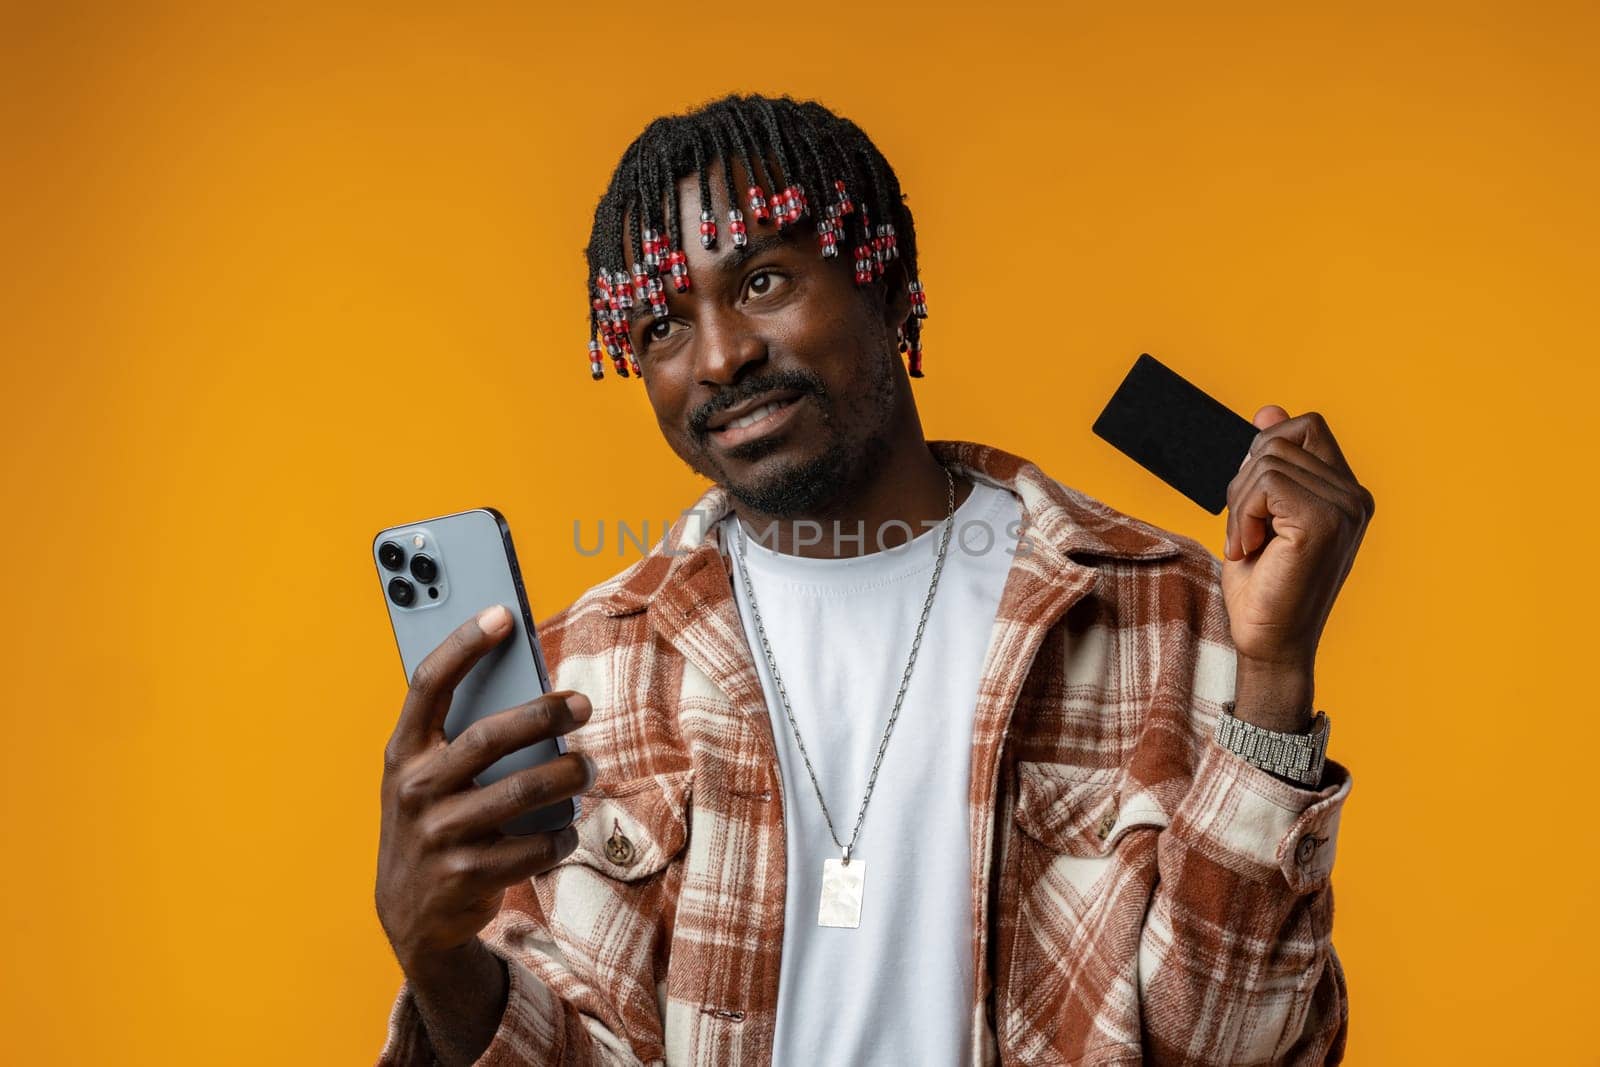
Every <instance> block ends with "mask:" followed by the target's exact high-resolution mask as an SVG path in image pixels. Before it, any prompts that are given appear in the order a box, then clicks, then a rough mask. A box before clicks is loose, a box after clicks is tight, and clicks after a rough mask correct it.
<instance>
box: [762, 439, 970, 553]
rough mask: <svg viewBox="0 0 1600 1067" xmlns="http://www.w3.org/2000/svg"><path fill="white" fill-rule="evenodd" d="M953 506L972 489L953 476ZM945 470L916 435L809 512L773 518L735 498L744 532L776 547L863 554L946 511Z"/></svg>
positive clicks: (900, 540)
mask: <svg viewBox="0 0 1600 1067" xmlns="http://www.w3.org/2000/svg"><path fill="white" fill-rule="evenodd" d="M955 491H956V506H957V507H960V506H961V502H962V501H963V500H965V499H966V498H967V495H968V494H969V493H970V492H971V491H972V485H971V483H970V482H968V481H966V480H965V479H963V478H956V479H955ZM949 501H950V497H949V483H948V482H947V481H946V479H945V469H944V467H943V466H942V465H941V464H940V463H939V461H938V460H937V459H935V458H934V455H933V452H932V451H930V450H929V448H928V445H927V442H926V441H924V440H923V439H922V436H921V435H920V434H919V435H917V437H916V438H915V439H914V440H908V441H906V442H904V443H903V444H900V445H898V446H895V447H892V448H891V450H890V452H889V454H888V455H886V456H884V457H883V458H882V460H880V461H879V462H876V463H874V464H873V469H872V470H870V471H864V472H862V474H861V475H860V476H859V477H858V478H857V480H856V483H855V484H854V485H851V486H849V487H847V488H846V489H845V491H844V492H841V493H840V494H839V496H838V497H837V499H835V500H834V501H833V502H832V503H830V504H829V505H828V506H827V507H825V508H823V509H820V510H818V511H817V512H815V513H813V514H808V515H801V516H790V517H786V518H782V519H778V518H773V517H772V516H771V515H767V514H765V513H763V512H759V511H755V510H753V509H751V508H747V507H745V506H744V505H743V504H740V503H738V502H737V501H735V503H734V508H733V510H734V513H735V514H736V515H737V516H738V518H739V521H740V522H741V523H742V524H743V525H744V527H745V531H746V533H747V535H748V536H749V537H751V538H753V539H756V540H758V541H759V542H760V543H761V544H762V545H764V546H765V547H767V548H770V549H772V550H773V551H776V552H782V553H785V554H787V555H791V556H805V557H808V558H814V559H840V558H845V557H852V556H862V555H866V554H868V553H871V552H879V551H883V550H886V549H890V548H895V547H897V546H899V545H902V544H905V543H906V542H907V541H909V540H911V539H912V538H913V537H916V536H917V535H919V534H922V533H926V532H927V531H928V530H931V529H933V528H935V527H937V526H938V525H939V524H940V523H942V522H943V521H944V520H945V517H946V516H947V515H948V514H949V512H950V508H949Z"/></svg>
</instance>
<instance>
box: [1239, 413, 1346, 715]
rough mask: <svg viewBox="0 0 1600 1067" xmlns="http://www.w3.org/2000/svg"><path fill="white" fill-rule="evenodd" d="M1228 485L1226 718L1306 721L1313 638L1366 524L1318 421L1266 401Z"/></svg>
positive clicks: (1335, 446) (1334, 446)
mask: <svg viewBox="0 0 1600 1067" xmlns="http://www.w3.org/2000/svg"><path fill="white" fill-rule="evenodd" d="M1252 421H1253V423H1254V424H1255V425H1256V426H1257V427H1259V428H1260V431H1261V432H1260V433H1258V434H1257V435H1256V439H1255V441H1254V443H1253V444H1251V446H1250V454H1249V455H1248V456H1246V457H1245V461H1244V463H1243V465H1241V466H1240V468H1239V473H1238V475H1236V476H1235V477H1234V479H1233V481H1232V482H1230V483H1229V484H1228V527H1227V543H1226V546H1225V547H1224V549H1223V560H1224V562H1223V565H1222V594H1223V599H1224V601H1225V602H1226V604H1227V609H1228V620H1229V625H1230V629H1231V631H1232V635H1233V643H1234V647H1235V650H1236V652H1237V655H1238V667H1239V677H1238V690H1237V694H1236V698H1235V699H1236V703H1237V707H1236V709H1235V711H1234V714H1235V715H1237V716H1238V717H1239V718H1241V719H1247V720H1249V721H1253V722H1255V723H1256V724H1257V725H1259V726H1263V727H1266V728H1267V729H1275V730H1286V729H1301V728H1303V727H1304V726H1305V725H1306V724H1309V722H1310V718H1311V708H1310V704H1311V700H1312V695H1311V694H1312V676H1313V666H1314V664H1315V661H1316V652H1317V643H1318V642H1319V641H1320V640H1321V637H1322V629H1323V626H1324V625H1325V624H1326V623H1327V621H1328V614H1329V613H1330V612H1331V611H1332V610H1333V602H1334V598H1335V597H1336V596H1338V593H1339V589H1340V587H1341V586H1343V585H1344V580H1345V577H1346V576H1347V575H1348V574H1349V573H1350V567H1351V565H1352V564H1354V562H1355V556H1356V549H1357V548H1359V547H1360V545H1361V538H1362V536H1363V535H1364V534H1365V533H1366V529H1367V523H1369V522H1370V521H1371V520H1372V514H1373V498H1372V494H1371V493H1370V492H1369V491H1367V489H1366V488H1365V487H1364V486H1362V485H1361V483H1360V482H1358V481H1356V477H1355V475H1354V474H1353V473H1352V472H1351V470H1350V465H1349V464H1348V463H1347V462H1345V458H1344V454H1343V453H1342V452H1340V450H1339V444H1338V442H1337V441H1335V440H1334V437H1333V432H1332V431H1331V430H1329V429H1328V424H1327V422H1326V421H1325V420H1324V419H1323V417H1322V416H1321V415H1319V414H1317V413H1316V412H1314V411H1313V412H1307V413H1306V414H1304V415H1298V416H1296V417H1294V418H1290V417H1289V413H1288V412H1287V411H1285V410H1284V409H1283V408H1281V407H1278V406H1277V405H1276V404H1269V405H1267V406H1266V407H1263V408H1262V409H1261V410H1259V411H1257V412H1256V415H1255V418H1254V419H1253V420H1252Z"/></svg>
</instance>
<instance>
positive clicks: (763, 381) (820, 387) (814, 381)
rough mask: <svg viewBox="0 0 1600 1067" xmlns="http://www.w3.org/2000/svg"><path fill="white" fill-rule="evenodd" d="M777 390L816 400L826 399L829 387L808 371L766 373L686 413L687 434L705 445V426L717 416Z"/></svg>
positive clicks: (745, 381)
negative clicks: (688, 431) (791, 391)
mask: <svg viewBox="0 0 1600 1067" xmlns="http://www.w3.org/2000/svg"><path fill="white" fill-rule="evenodd" d="M778 389H792V390H793V391H794V392H796V393H799V394H801V395H802V396H805V395H810V396H814V397H816V398H817V399H818V400H823V401H826V400H827V399H828V387H827V386H826V385H824V384H823V381H822V378H821V377H819V376H818V375H816V374H815V373H813V372H811V371H806V370H799V369H797V368H796V369H789V370H781V371H769V372H767V373H766V374H761V375H758V376H756V377H753V378H747V379H745V380H744V381H742V382H740V383H739V384H738V385H735V386H733V387H732V388H730V389H727V390H725V391H723V392H721V393H718V394H717V395H716V396H714V397H712V398H711V399H710V400H707V401H706V402H705V403H704V404H701V405H700V406H699V407H697V408H695V409H694V410H693V411H691V412H690V413H689V430H690V432H691V433H693V434H694V436H695V438H696V440H699V441H702V442H703V441H704V440H705V438H706V435H707V434H708V433H709V432H710V431H709V430H708V429H707V427H706V424H707V423H708V422H710V421H711V418H712V416H714V415H716V414H717V413H718V412H721V411H727V410H728V409H729V408H731V407H733V406H734V405H735V404H742V403H744V402H745V401H746V400H749V399H751V398H752V397H757V396H760V395H761V394H762V393H770V392H773V391H774V390H778Z"/></svg>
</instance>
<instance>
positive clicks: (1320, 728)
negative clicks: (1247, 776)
mask: <svg viewBox="0 0 1600 1067" xmlns="http://www.w3.org/2000/svg"><path fill="white" fill-rule="evenodd" d="M1233 706H1234V702H1233V701H1231V700H1230V701H1228V702H1227V703H1226V704H1223V705H1222V714H1221V715H1219V716H1217V731H1216V739H1217V743H1218V744H1219V745H1221V746H1222V747H1223V748H1225V749H1227V750H1228V751H1229V752H1232V753H1234V754H1235V755H1237V756H1240V757H1242V758H1244V759H1246V760H1248V761H1249V762H1250V763H1252V764H1254V765H1255V766H1257V767H1260V768H1261V769H1262V770H1264V771H1267V772H1269V773H1272V774H1275V775H1277V776H1278V777H1280V778H1285V779H1288V780H1289V781H1291V782H1295V783H1297V784H1299V785H1303V786H1307V787H1309V788H1312V789H1315V788H1316V787H1317V785H1318V783H1320V782H1321V781H1322V765H1323V764H1324V763H1325V762H1326V761H1327V753H1328V716H1327V715H1326V714H1324V713H1323V712H1320V711H1319V712H1317V714H1316V717H1315V718H1314V719H1312V720H1311V732H1310V733H1305V734H1288V733H1279V732H1278V731H1276V730H1264V729H1262V728H1261V727H1259V726H1256V725H1254V724H1253V723H1248V722H1245V721H1244V720H1243V719H1236V718H1234V717H1233Z"/></svg>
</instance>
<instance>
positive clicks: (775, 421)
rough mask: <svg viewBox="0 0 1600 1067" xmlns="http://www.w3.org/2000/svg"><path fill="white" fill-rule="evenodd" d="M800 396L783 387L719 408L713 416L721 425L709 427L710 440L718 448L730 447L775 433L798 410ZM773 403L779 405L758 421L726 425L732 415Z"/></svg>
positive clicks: (734, 417) (745, 413)
mask: <svg viewBox="0 0 1600 1067" xmlns="http://www.w3.org/2000/svg"><path fill="white" fill-rule="evenodd" d="M800 400H801V394H799V393H797V392H795V391H793V390H787V389H786V390H781V391H778V392H772V393H766V394H764V395H762V396H759V397H756V398H755V399H754V401H751V402H747V403H744V404H740V405H738V406H737V407H732V408H729V409H728V410H727V411H725V412H720V413H718V415H717V416H716V421H718V422H719V423H722V426H721V427H719V428H716V429H712V430H710V437H711V441H712V443H714V444H715V445H716V446H717V447H718V448H732V447H734V446H735V445H742V444H744V443H745V442H746V441H754V440H756V439H757V438H760V437H765V436H766V435H767V434H770V433H775V432H776V431H778V430H781V429H783V427H784V426H786V425H787V424H788V423H789V422H790V421H791V420H792V419H793V418H794V417H795V413H796V412H797V411H799V410H800ZM773 403H777V404H782V405H783V406H782V407H780V408H779V409H778V410H777V411H774V412H773V413H772V414H770V415H768V416H766V417H765V418H763V419H762V420H761V421H760V422H753V423H751V424H750V425H749V426H741V427H740V428H739V429H737V430H735V429H731V428H729V427H728V426H727V423H729V422H732V421H733V420H734V419H738V418H741V417H742V416H744V415H748V414H749V413H750V412H752V411H755V410H756V409H757V408H760V407H764V406H765V405H767V404H773Z"/></svg>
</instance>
